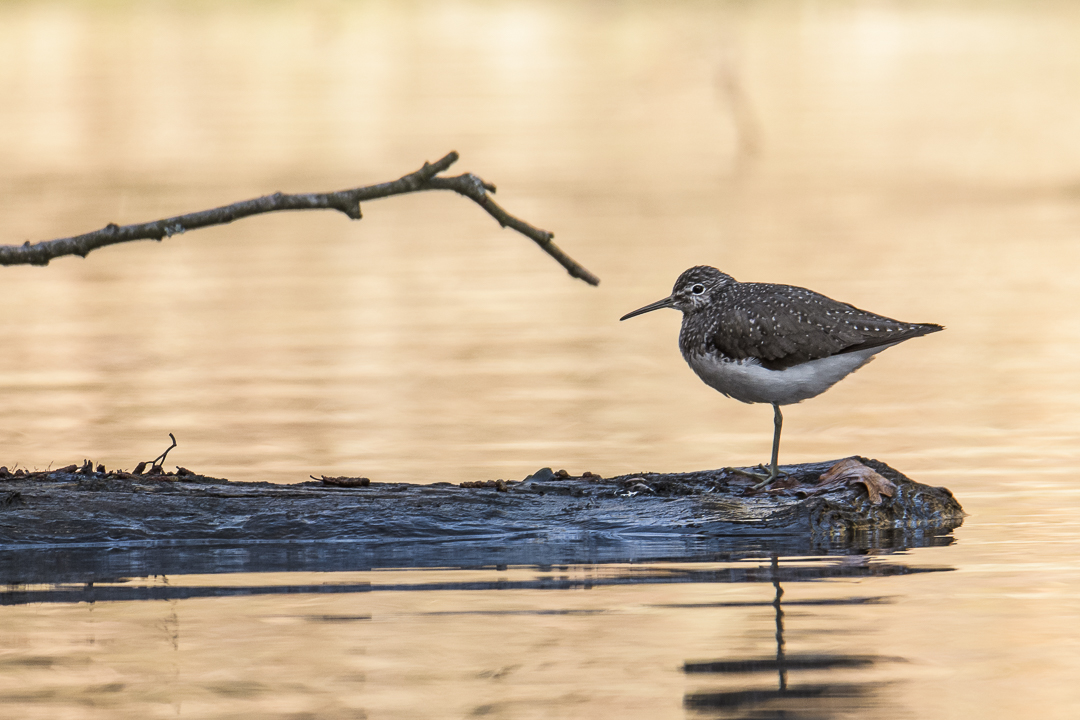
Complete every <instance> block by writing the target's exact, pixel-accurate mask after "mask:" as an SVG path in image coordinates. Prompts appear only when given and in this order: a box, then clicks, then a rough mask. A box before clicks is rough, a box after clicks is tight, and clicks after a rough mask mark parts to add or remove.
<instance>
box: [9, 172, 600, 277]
mask: <svg viewBox="0 0 1080 720" xmlns="http://www.w3.org/2000/svg"><path fill="white" fill-rule="evenodd" d="M457 160H458V154H457V153H456V152H451V153H449V154H448V155H447V156H446V157H444V158H443V159H441V160H439V161H438V162H436V163H433V164H432V163H424V167H422V168H420V169H419V170H417V171H416V172H413V173H409V174H408V175H405V176H403V177H401V178H398V179H397V180H394V181H392V182H385V183H379V184H378V185H367V186H365V187H358V188H353V189H351V190H339V191H337V192H327V193H299V194H295V195H292V194H288V193H280V192H278V193H274V194H273V195H264V196H262V197H259V198H254V199H252V200H243V201H241V202H237V203H233V204H232V205H225V206H222V207H218V208H214V209H212V210H202V211H200V212H193V213H188V214H186V215H177V216H176V217H171V218H165V219H164V220H155V221H154V222H148V223H138V224H135V225H124V226H122V227H121V226H119V225H116V224H115V223H109V224H108V225H106V226H105V227H104V228H102V229H101V230H95V231H94V232H89V233H85V234H83V235H75V236H73V237H67V238H58V239H56V240H45V241H42V242H39V243H34V244H30V242H29V241H27V242H25V243H23V244H22V245H0V265H48V264H49V261H50V260H52V259H54V258H58V257H63V256H65V255H78V256H80V257H86V256H87V255H88V254H89V253H90V252H92V251H94V250H97V249H98V248H102V247H106V246H108V245H116V244H118V243H123V242H130V241H132V240H159V241H160V240H162V239H163V238H167V237H170V236H172V235H178V234H180V233H184V232H187V231H188V230H196V229H198V228H203V227H209V226H211V225H224V224H226V223H231V222H232V221H234V220H239V219H240V218H245V217H249V216H251V215H260V214H262V213H268V212H276V211H279V210H338V211H339V212H342V213H344V214H345V215H346V216H348V217H350V218H352V219H353V220H359V219H360V218H361V214H360V203H361V202H365V201H367V200H375V199H378V198H384V197H390V196H392V195H404V194H406V193H412V192H420V191H422V190H453V191H454V192H456V193H457V194H459V195H464V196H465V197H467V198H469V199H470V200H472V201H473V202H475V203H477V204H478V205H479V206H480V207H482V208H484V210H486V211H487V213H488V214H489V215H491V216H492V217H493V218H495V219H496V220H498V222H499V224H500V225H502V226H503V227H508V228H511V229H513V230H516V231H517V232H519V233H521V234H522V235H524V236H525V237H527V238H529V239H530V240H532V241H533V242H535V243H536V244H537V245H539V246H540V247H541V248H543V250H544V252H546V253H547V254H548V255H550V256H551V257H553V258H555V260H557V261H558V262H559V264H560V265H562V266H563V267H564V268H566V271H567V272H568V273H570V275H571V276H572V277H576V278H579V279H581V280H584V281H585V282H587V283H589V284H590V285H598V284H599V283H600V279H599V278H598V277H596V276H595V275H593V274H592V273H591V272H589V271H588V270H586V269H585V268H584V267H582V266H581V265H579V264H578V263H577V262H576V261H575V260H574V259H573V258H571V257H570V256H569V255H567V254H566V253H564V252H563V251H562V250H561V249H560V248H559V247H558V246H557V245H556V244H555V243H553V242H552V241H551V239H552V238H553V237H555V236H554V234H552V233H550V232H548V231H546V230H541V229H539V228H536V227H533V226H532V225H530V224H529V223H527V222H525V221H523V220H519V219H518V218H516V217H514V216H513V215H511V214H509V213H508V212H506V211H505V210H503V209H502V208H501V207H499V205H497V204H496V203H495V201H494V200H492V199H491V197H490V195H489V194H488V193H493V192H495V186H494V185H492V184H491V183H487V182H484V181H483V180H481V179H480V178H478V177H477V176H476V175H473V174H472V173H465V174H464V175H457V176H455V177H436V176H437V175H438V174H439V173H441V172H443V171H445V170H446V169H447V168H449V167H450V166H451V165H453V164H454V163H455V162H457Z"/></svg>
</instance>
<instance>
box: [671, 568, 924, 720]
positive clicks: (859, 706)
mask: <svg viewBox="0 0 1080 720" xmlns="http://www.w3.org/2000/svg"><path fill="white" fill-rule="evenodd" d="M771 570H772V584H773V587H774V588H775V591H776V592H775V596H774V599H773V601H772V606H773V609H774V613H775V621H776V657H775V658H762V657H753V658H744V659H735V660H716V661H711V662H687V663H686V664H685V665H684V666H683V671H684V672H685V673H687V674H712V675H733V676H745V675H751V674H760V673H771V672H775V673H776V677H777V680H776V689H772V688H766V687H760V688H753V689H743V690H728V691H720V692H705V693H690V694H687V695H686V696H685V697H684V705H685V706H686V707H687V709H689V710H690V711H691V712H692V715H693V716H698V717H713V718H754V719H755V720H771V719H776V720H779V719H780V718H784V719H785V720H824V719H825V718H831V717H844V716H847V715H848V714H850V713H853V712H859V711H865V710H867V709H870V708H873V707H875V706H879V705H881V704H882V703H881V702H875V697H874V696H875V694H876V693H877V692H878V690H879V689H880V688H881V683H880V682H876V681H875V682H832V683H802V684H793V685H792V684H789V682H788V674H789V673H792V672H796V671H800V670H801V671H818V672H823V671H832V670H843V669H868V668H870V667H871V666H874V665H876V664H878V663H881V662H903V659H902V658H892V657H881V656H876V655H848V654H832V653H830V654H795V655H789V654H787V652H786V650H785V642H784V609H783V606H782V601H783V597H784V589H783V587H782V586H781V584H780V582H781V574H780V557H779V555H777V554H773V555H772V566H771ZM880 601H881V598H845V599H839V600H824V601H801V602H796V603H795V604H798V605H826V604H827V605H836V604H852V605H854V604H864V603H867V602H880Z"/></svg>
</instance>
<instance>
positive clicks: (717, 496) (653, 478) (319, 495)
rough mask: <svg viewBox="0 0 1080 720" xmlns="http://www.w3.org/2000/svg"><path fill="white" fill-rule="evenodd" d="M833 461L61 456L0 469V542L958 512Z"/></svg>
mask: <svg viewBox="0 0 1080 720" xmlns="http://www.w3.org/2000/svg"><path fill="white" fill-rule="evenodd" d="M845 462H848V463H852V461H845ZM836 466H837V463H835V462H829V463H817V464H811V465H800V466H788V467H786V468H784V469H785V470H786V471H787V472H788V474H789V477H788V478H787V479H785V480H784V481H782V482H780V483H777V484H776V486H775V488H774V489H772V490H770V491H766V492H755V491H754V490H753V489H752V486H753V484H754V482H755V481H754V480H753V479H751V478H749V477H746V476H744V475H742V474H739V473H738V472H733V471H731V470H713V471H702V472H694V473H679V474H663V473H638V474H634V475H624V476H619V477H612V478H602V477H600V476H598V475H593V474H591V473H586V474H585V475H583V476H578V477H572V476H569V475H567V474H565V473H564V472H562V471H560V473H553V472H552V471H551V470H548V469H546V468H545V469H544V470H541V471H538V472H537V473H534V474H533V475H532V476H530V477H529V478H526V479H525V480H523V481H520V482H512V481H502V480H500V481H493V482H490V487H468V488H465V487H459V486H457V485H450V484H447V483H436V484H434V485H412V484H389V483H371V484H370V485H363V484H362V483H361V484H357V485H356V486H353V487H348V486H341V485H330V484H325V483H324V482H322V481H320V482H305V483H299V484H296V485H273V484H269V483H236V482H229V481H226V480H219V479H214V478H207V477H202V476H199V475H196V474H194V473H192V472H191V471H190V470H185V471H184V472H183V473H178V474H176V475H167V476H166V475H134V474H131V473H124V472H115V471H114V472H112V473H98V472H94V471H93V470H92V466H91V468H90V469H88V468H86V467H82V468H78V469H77V470H76V471H74V472H71V471H70V470H71V467H74V466H71V467H68V468H64V469H63V470H62V471H58V472H52V473H34V474H28V475H23V476H12V475H10V474H9V475H8V477H7V478H5V479H4V480H2V481H0V543H2V544H24V545H25V544H42V543H102V542H105V543H111V542H124V541H283V540H288V541H316V540H351V541H364V542H369V543H388V544H391V545H394V544H396V545H398V546H404V545H408V544H410V543H416V542H421V543H441V542H454V541H466V540H468V541H482V542H484V543H487V544H488V545H499V546H504V547H508V546H513V545H514V544H516V543H533V544H535V543H536V542H537V541H543V542H545V543H555V544H556V545H557V544H559V543H561V542H563V540H565V539H566V538H571V539H572V540H571V545H573V546H580V545H581V544H582V543H585V544H588V543H594V544H595V543H600V544H603V543H610V544H614V545H619V544H623V545H632V546H641V545H642V544H649V543H650V542H652V543H659V544H661V545H662V544H663V543H665V542H668V543H670V541H673V540H676V541H681V540H687V539H703V538H711V539H726V541H727V542H728V545H729V546H730V547H751V546H755V547H756V546H762V543H765V542H766V541H768V544H771V546H775V545H776V544H777V542H780V543H781V544H785V543H786V548H787V549H789V550H795V549H796V548H802V549H803V550H804V551H810V550H812V549H813V548H818V549H824V550H826V551H827V550H828V549H829V548H849V547H898V546H911V545H918V544H928V543H931V542H933V538H935V537H937V536H938V535H940V534H942V533H945V532H947V531H948V530H950V529H951V528H953V527H955V526H957V525H959V524H960V522H961V519H962V517H963V510H962V509H961V507H960V505H959V503H957V502H956V500H955V499H954V498H953V496H952V494H951V493H950V492H949V491H948V490H946V489H944V488H934V487H929V486H926V485H922V484H920V483H916V482H914V481H912V480H910V479H908V478H907V477H905V476H903V475H902V474H900V473H898V472H897V471H895V470H893V469H892V468H890V467H888V466H887V465H885V464H883V463H879V462H876V461H873V460H862V461H861V463H860V462H854V463H853V464H852V467H855V468H856V469H860V468H861V469H862V472H863V473H864V475H867V476H872V478H873V477H876V478H877V479H871V480H870V481H868V480H866V478H865V477H860V476H858V473H856V474H855V475H850V474H849V476H848V477H847V478H846V479H845V478H840V479H839V480H836V479H835V478H833V479H831V480H830V478H832V476H830V475H826V473H827V472H828V471H829V470H830V468H834V467H836ZM833 475H835V472H834V473H833ZM823 476H825V478H826V481H822V479H821V478H822V477H823ZM340 480H341V479H335V481H338V482H340ZM466 485H474V486H475V485H481V486H483V485H486V483H467V484H466ZM875 488H876V489H875ZM774 549H775V548H774ZM553 561H558V560H553Z"/></svg>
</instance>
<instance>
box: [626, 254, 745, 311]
mask: <svg viewBox="0 0 1080 720" xmlns="http://www.w3.org/2000/svg"><path fill="white" fill-rule="evenodd" d="M734 282H735V278H733V277H731V276H730V275H727V274H725V273H722V272H720V271H719V270H717V269H716V268H714V267H709V266H708V265H698V266H696V267H692V268H690V269H689V270H687V271H686V272H684V273H683V274H682V275H680V276H679V279H678V280H676V281H675V287H673V288H672V289H671V295H669V296H668V297H666V298H664V299H663V300H657V301H656V302H654V303H650V304H649V305H646V306H645V307H642V308H638V309H637V310H634V311H633V312H629V313H627V314H625V315H623V316H622V317H621V318H619V320H627V319H629V318H632V317H636V316H638V315H644V314H645V313H647V312H652V311H653V310H659V309H660V308H675V309H676V310H681V311H682V312H683V313H684V314H687V315H688V314H691V313H695V312H697V311H698V310H701V309H703V308H705V307H707V306H708V305H709V303H710V302H712V299H713V297H715V295H716V293H718V292H720V291H721V290H723V289H724V288H726V287H728V286H729V285H731V284H733V283H734Z"/></svg>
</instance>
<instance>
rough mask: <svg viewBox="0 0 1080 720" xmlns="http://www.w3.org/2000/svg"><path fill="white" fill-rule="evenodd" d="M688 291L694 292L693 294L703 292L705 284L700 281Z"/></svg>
mask: <svg viewBox="0 0 1080 720" xmlns="http://www.w3.org/2000/svg"><path fill="white" fill-rule="evenodd" d="M690 292H692V293H694V294H695V295H700V294H701V293H703V292H705V286H704V285H702V284H701V283H698V284H697V285H695V286H694V287H692V288H690Z"/></svg>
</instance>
